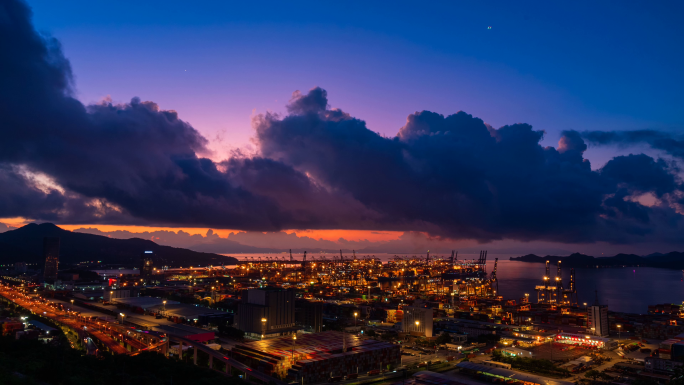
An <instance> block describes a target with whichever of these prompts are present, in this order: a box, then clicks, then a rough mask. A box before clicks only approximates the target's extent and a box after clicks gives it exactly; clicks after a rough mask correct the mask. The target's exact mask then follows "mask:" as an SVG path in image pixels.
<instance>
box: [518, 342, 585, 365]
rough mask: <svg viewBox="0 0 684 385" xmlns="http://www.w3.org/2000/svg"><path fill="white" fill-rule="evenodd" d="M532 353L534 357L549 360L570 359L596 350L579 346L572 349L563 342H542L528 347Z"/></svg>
mask: <svg viewBox="0 0 684 385" xmlns="http://www.w3.org/2000/svg"><path fill="white" fill-rule="evenodd" d="M528 350H529V351H531V352H532V354H533V355H534V358H536V359H544V360H551V361H570V360H574V359H575V358H578V357H580V356H584V355H587V354H589V353H590V352H594V351H596V350H591V349H583V348H580V347H575V348H574V349H573V348H571V347H570V345H565V344H553V345H551V344H543V345H539V346H535V347H533V348H531V349H528Z"/></svg>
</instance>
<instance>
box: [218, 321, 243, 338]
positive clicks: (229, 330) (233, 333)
mask: <svg viewBox="0 0 684 385" xmlns="http://www.w3.org/2000/svg"><path fill="white" fill-rule="evenodd" d="M218 330H219V333H221V334H225V335H226V336H227V337H228V338H232V339H235V340H238V341H242V340H243V339H244V338H245V332H244V331H242V330H240V329H236V328H234V327H232V326H228V325H226V324H223V325H219V326H218Z"/></svg>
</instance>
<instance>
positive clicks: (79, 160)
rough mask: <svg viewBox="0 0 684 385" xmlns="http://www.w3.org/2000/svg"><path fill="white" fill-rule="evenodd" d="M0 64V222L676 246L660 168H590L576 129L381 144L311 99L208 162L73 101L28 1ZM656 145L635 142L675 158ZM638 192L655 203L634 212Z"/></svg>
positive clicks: (440, 125)
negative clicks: (548, 137) (251, 152)
mask: <svg viewBox="0 0 684 385" xmlns="http://www.w3.org/2000/svg"><path fill="white" fill-rule="evenodd" d="M0 57H1V58H2V60H0V84H1V85H2V87H0V133H1V135H2V137H1V140H0V182H3V184H2V188H0V217H9V216H24V217H29V218H34V219H42V220H55V221H57V220H59V221H61V222H70V223H98V222H99V223H121V224H123V223H135V224H144V223H153V224H156V225H179V226H201V227H215V228H233V229H242V230H258V231H274V230H280V229H291V228H346V229H372V230H405V231H422V232H428V233H430V234H431V235H432V236H434V237H437V238H439V237H444V238H453V239H463V238H469V239H477V240H481V241H488V240H493V239H503V238H510V239H517V240H524V241H527V240H551V241H562V242H591V241H609V242H614V243H624V242H637V241H639V240H641V239H649V240H658V239H666V240H667V239H677V240H678V241H680V242H681V237H680V236H679V235H677V234H678V233H677V232H681V230H682V215H680V214H678V213H677V212H676V211H674V209H673V208H671V206H673V205H675V204H677V199H682V198H681V197H682V191H681V190H682V188H681V185H678V184H677V183H679V182H678V181H677V180H676V179H675V177H674V176H673V170H672V169H671V168H670V166H668V164H666V163H665V162H663V161H661V160H655V159H653V158H650V157H648V156H646V155H639V156H630V157H618V158H615V159H613V160H611V161H610V162H608V163H607V164H606V166H605V167H604V168H603V169H601V170H598V171H595V170H592V169H591V167H590V164H589V162H588V161H587V160H586V159H584V157H583V153H584V151H585V150H586V148H587V146H586V143H585V142H584V140H583V139H582V135H580V134H578V133H577V132H574V131H570V132H565V133H564V134H563V136H562V138H561V140H560V142H559V145H558V148H553V147H543V146H541V145H540V144H539V143H540V141H541V139H542V138H543V134H544V133H543V132H542V131H539V130H535V129H533V128H532V127H531V126H530V125H528V124H522V123H521V124H513V125H507V126H503V127H500V128H498V129H495V128H493V127H491V126H489V125H487V124H485V123H484V122H483V121H482V120H480V119H478V118H475V117H472V116H471V115H468V114H467V113H465V112H458V113H456V114H453V115H448V116H443V115H440V114H436V113H434V112H429V111H422V112H416V113H414V114H411V115H409V117H408V119H407V122H406V125H405V126H404V127H402V128H401V129H400V130H399V132H398V134H397V136H396V137H392V138H388V137H384V136H381V135H378V134H377V133H375V132H373V131H371V130H369V129H368V128H367V127H366V124H365V122H363V121H362V120H359V119H355V118H353V117H352V116H351V115H349V114H348V113H346V112H343V111H341V110H339V109H335V108H331V107H329V103H328V98H327V92H326V91H325V90H323V89H321V88H314V89H312V90H310V91H309V92H307V93H301V92H295V93H294V94H293V97H292V100H291V101H290V103H289V105H288V106H287V111H288V114H287V115H285V116H278V115H274V114H266V115H260V116H257V117H256V118H255V119H254V126H255V129H256V140H257V142H258V144H259V149H260V151H261V154H260V156H259V157H254V158H247V157H236V158H231V159H228V160H225V161H223V162H214V161H212V160H210V159H208V158H207V157H208V156H209V155H210V154H209V151H208V150H207V148H206V145H207V140H206V139H205V138H204V137H203V136H202V135H201V134H200V133H198V132H197V130H195V129H194V128H193V127H192V126H191V125H190V124H188V123H187V122H184V121H182V120H180V119H179V118H178V116H177V114H176V113H175V112H174V111H164V110H161V109H160V108H159V107H158V106H157V105H156V104H155V103H152V102H143V101H140V100H139V99H137V98H134V99H132V100H131V101H130V103H124V104H116V103H112V102H111V101H104V102H102V103H99V104H95V105H88V106H85V105H83V104H82V103H80V102H79V101H78V100H76V99H75V98H74V97H73V96H72V86H73V80H72V76H71V69H70V66H69V62H68V61H67V60H66V58H64V56H63V54H62V52H61V49H60V47H59V43H58V42H57V41H55V40H54V39H52V38H49V37H45V36H41V35H39V34H37V33H36V32H35V30H34V28H33V26H32V25H31V23H30V11H29V10H28V7H27V6H26V5H25V4H24V3H23V2H20V1H17V0H7V1H4V2H2V3H0ZM583 135H584V136H585V137H587V136H589V137H592V136H591V135H590V134H587V133H585V134H583ZM655 137H657V133H656V134H651V136H646V137H645V139H642V140H645V141H647V142H648V143H651V144H652V145H653V146H656V144H655V143H657V145H658V146H661V147H662V148H663V149H665V147H666V146H669V147H667V148H668V149H669V150H668V151H671V153H676V152H675V150H676V143H674V145H673V144H672V143H671V142H667V141H664V142H663V140H664V139H663V138H660V139H659V140H661V141H656V139H657V138H655ZM592 138H593V137H592ZM602 138H603V137H602ZM591 140H592V141H594V140H598V139H591ZM601 140H603V141H606V142H610V141H611V140H614V139H605V138H603V139H601ZM630 140H632V139H630ZM634 140H636V139H634ZM675 142H676V141H675ZM592 143H593V142H592ZM17 170H20V171H21V172H18V171H17ZM41 178H43V179H41ZM45 178H47V179H48V181H47V182H46V181H45V180H44V179H45ZM41 180H42V182H41ZM645 193H652V194H654V195H655V196H656V197H657V199H658V202H657V204H653V205H650V206H646V205H643V204H641V203H638V199H639V196H640V195H643V194H645ZM673 237H674V238H673Z"/></svg>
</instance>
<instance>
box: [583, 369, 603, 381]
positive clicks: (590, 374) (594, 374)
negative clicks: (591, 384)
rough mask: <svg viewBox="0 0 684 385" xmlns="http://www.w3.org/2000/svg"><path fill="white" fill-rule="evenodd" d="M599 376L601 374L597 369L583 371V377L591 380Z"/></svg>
mask: <svg viewBox="0 0 684 385" xmlns="http://www.w3.org/2000/svg"><path fill="white" fill-rule="evenodd" d="M600 376H601V372H599V371H598V370H594V369H591V370H587V372H586V373H584V377H586V378H591V380H592V381H596V379H597V378H599V377H600Z"/></svg>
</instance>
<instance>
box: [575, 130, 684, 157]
mask: <svg viewBox="0 0 684 385" xmlns="http://www.w3.org/2000/svg"><path fill="white" fill-rule="evenodd" d="M581 135H582V137H583V138H585V139H586V140H587V141H589V143H591V144H595V145H619V146H628V145H636V144H647V145H649V146H651V147H652V148H654V149H657V150H662V151H665V152H666V153H668V154H670V155H672V156H673V157H676V158H679V159H684V138H682V137H681V136H679V137H677V136H675V135H672V134H670V133H667V132H662V131H655V130H634V131H584V132H582V134H581Z"/></svg>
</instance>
